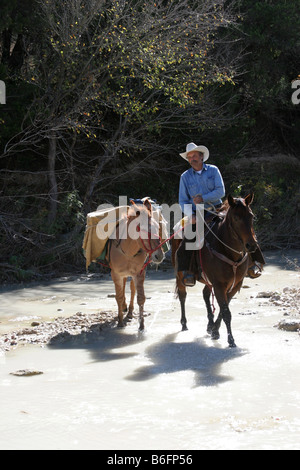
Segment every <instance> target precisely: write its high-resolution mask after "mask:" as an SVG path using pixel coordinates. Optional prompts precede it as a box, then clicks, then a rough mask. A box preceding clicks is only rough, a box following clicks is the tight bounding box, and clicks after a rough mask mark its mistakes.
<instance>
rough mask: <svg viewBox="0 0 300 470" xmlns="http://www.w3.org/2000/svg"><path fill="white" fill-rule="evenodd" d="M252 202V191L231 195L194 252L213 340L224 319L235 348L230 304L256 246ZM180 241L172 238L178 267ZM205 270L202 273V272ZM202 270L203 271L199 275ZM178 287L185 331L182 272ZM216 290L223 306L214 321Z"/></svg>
mask: <svg viewBox="0 0 300 470" xmlns="http://www.w3.org/2000/svg"><path fill="white" fill-rule="evenodd" d="M252 201H253V194H252V193H251V194H250V195H249V196H247V197H246V198H245V199H242V198H233V197H231V196H229V197H228V202H227V203H226V204H225V206H224V207H223V208H222V209H223V210H224V212H223V217H219V218H218V220H217V221H216V222H215V224H214V225H213V226H212V227H211V228H210V229H209V231H208V233H207V234H206V235H205V243H204V246H203V248H202V249H201V250H198V252H195V253H196V255H195V256H197V258H198V259H197V261H198V263H196V264H198V268H200V271H199V269H195V271H196V272H195V276H196V279H197V280H198V281H199V282H202V283H204V284H206V285H205V287H204V289H203V298H204V301H205V304H206V309H207V315H208V326H207V332H208V333H209V334H211V337H212V339H219V337H220V335H219V328H220V325H221V321H222V319H223V320H224V322H225V325H226V328H227V334H228V343H229V346H230V347H235V342H234V339H233V336H232V331H231V312H230V310H229V303H230V300H231V299H232V297H233V296H234V295H235V293H236V292H238V291H239V290H240V288H241V286H242V283H243V280H244V277H245V276H246V274H247V271H248V265H249V253H252V252H254V251H255V250H256V248H257V241H256V237H255V234H254V229H253V213H252V211H251V209H250V205H251V203H252ZM180 243H181V240H177V239H176V240H175V239H174V240H173V243H172V259H173V264H174V266H176V251H177V249H178V247H179V244H180ZM201 271H202V272H201ZM199 272H200V274H199ZM176 289H177V292H178V296H179V300H180V304H181V324H182V330H186V329H187V320H186V316H185V300H186V295H187V294H186V287H185V285H184V284H183V273H182V272H180V271H179V272H178V271H177V272H176ZM212 289H213V290H214V294H215V297H216V299H217V302H218V304H219V307H220V312H219V315H218V318H217V319H216V321H214V316H213V311H212V308H211V304H210V296H211V293H212Z"/></svg>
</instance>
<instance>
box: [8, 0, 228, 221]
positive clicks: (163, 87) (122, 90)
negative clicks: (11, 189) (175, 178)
mask: <svg viewBox="0 0 300 470" xmlns="http://www.w3.org/2000/svg"><path fill="white" fill-rule="evenodd" d="M39 6H40V12H39V15H40V17H41V21H42V24H43V32H42V36H41V38H40V41H39V43H36V44H35V45H34V46H32V50H31V55H30V58H29V59H28V69H27V70H28V75H27V80H28V81H30V83H31V84H34V85H35V90H36V92H35V99H34V100H33V103H32V105H31V106H30V108H29V110H28V113H27V115H26V116H25V118H24V122H23V128H22V131H21V132H20V134H19V135H17V136H15V137H14V138H13V139H12V140H11V141H10V142H9V143H8V145H7V146H6V156H7V155H8V154H12V153H15V152H16V151H18V150H19V149H24V146H28V145H29V146H35V147H37V146H41V143H43V144H44V143H45V141H47V140H48V142H49V144H48V163H49V165H48V170H49V181H50V192H49V197H50V211H49V221H50V222H53V221H54V220H55V217H56V213H57V201H58V189H57V182H56V175H55V162H56V158H57V152H58V149H59V148H61V146H62V145H63V143H64V142H66V139H67V140H68V139H69V138H71V139H75V138H76V139H80V138H82V136H84V137H85V138H87V139H89V140H92V141H94V142H96V143H97V145H98V148H99V150H100V151H99V155H98V157H96V159H98V161H97V162H96V166H95V160H94V159H92V160H93V163H92V165H93V167H94V170H93V174H92V175H91V180H90V184H89V185H88V188H87V191H86V196H85V201H86V207H88V205H89V203H90V200H91V197H92V195H93V192H94V188H95V187H96V185H97V184H98V183H99V181H100V180H101V174H102V171H103V168H104V167H105V165H107V163H108V162H109V161H111V160H115V159H116V158H118V157H119V156H120V155H121V153H120V152H122V154H123V155H132V154H133V153H134V152H136V151H137V149H140V148H143V149H144V150H146V149H147V150H148V151H151V152H152V153H153V152H155V151H158V150H159V151H161V148H162V147H161V145H160V142H161V141H162V139H161V138H160V136H161V135H162V133H163V132H164V131H165V130H168V129H169V130H170V129H172V130H173V129H182V127H183V126H185V127H187V126H189V127H190V128H191V127H194V128H195V127H196V126H198V127H199V125H200V126H201V127H202V128H204V127H205V125H206V124H207V123H208V122H211V121H212V120H215V121H217V118H218V116H217V114H216V109H215V108H213V109H209V106H208V103H209V96H210V93H211V89H210V87H211V86H212V85H213V84H217V85H223V84H225V83H228V82H232V77H233V75H234V61H233V60H231V61H230V62H229V63H224V61H221V60H219V61H216V60H215V58H214V56H213V51H214V45H215V39H216V35H217V33H218V31H219V29H220V28H222V27H224V29H225V28H228V26H229V25H230V23H231V21H232V16H231V13H230V10H229V8H228V9H224V1H223V0H217V1H215V2H213V3H212V2H210V1H207V0H204V1H201V2H199V1H197V2H196V1H195V2H193V1H188V0H180V1H170V2H166V1H164V0H158V1H157V2H147V3H144V2H143V1H140V0H136V1H125V0H120V1H109V0H85V1H84V0H68V1H66V0H65V1H58V0H48V1H46V2H41V3H40V5H39ZM219 57H221V56H219ZM231 59H232V58H231ZM153 135H155V136H156V137H155V141H156V143H155V144H154V143H153ZM64 152H65V153H66V152H67V150H66V148H65V149H64Z"/></svg>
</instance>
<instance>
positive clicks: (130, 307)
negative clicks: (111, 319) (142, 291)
mask: <svg viewBox="0 0 300 470" xmlns="http://www.w3.org/2000/svg"><path fill="white" fill-rule="evenodd" d="M134 297H135V285H134V280H133V279H131V281H130V304H129V310H128V314H127V317H126V318H128V319H129V320H131V319H132V313H133V308H134Z"/></svg>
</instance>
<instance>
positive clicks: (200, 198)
mask: <svg viewBox="0 0 300 470" xmlns="http://www.w3.org/2000/svg"><path fill="white" fill-rule="evenodd" d="M193 201H194V204H196V205H197V204H201V203H202V202H203V198H202V196H201V194H197V196H195V197H193Z"/></svg>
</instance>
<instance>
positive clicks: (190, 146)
mask: <svg viewBox="0 0 300 470" xmlns="http://www.w3.org/2000/svg"><path fill="white" fill-rule="evenodd" d="M190 152H201V153H203V155H204V157H203V161H204V162H205V161H206V160H207V159H208V157H209V150H208V148H207V147H204V145H196V144H194V143H193V142H191V143H190V144H187V146H186V152H184V153H180V154H179V155H180V156H181V157H182V158H184V159H185V160H187V154H188V153H190Z"/></svg>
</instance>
